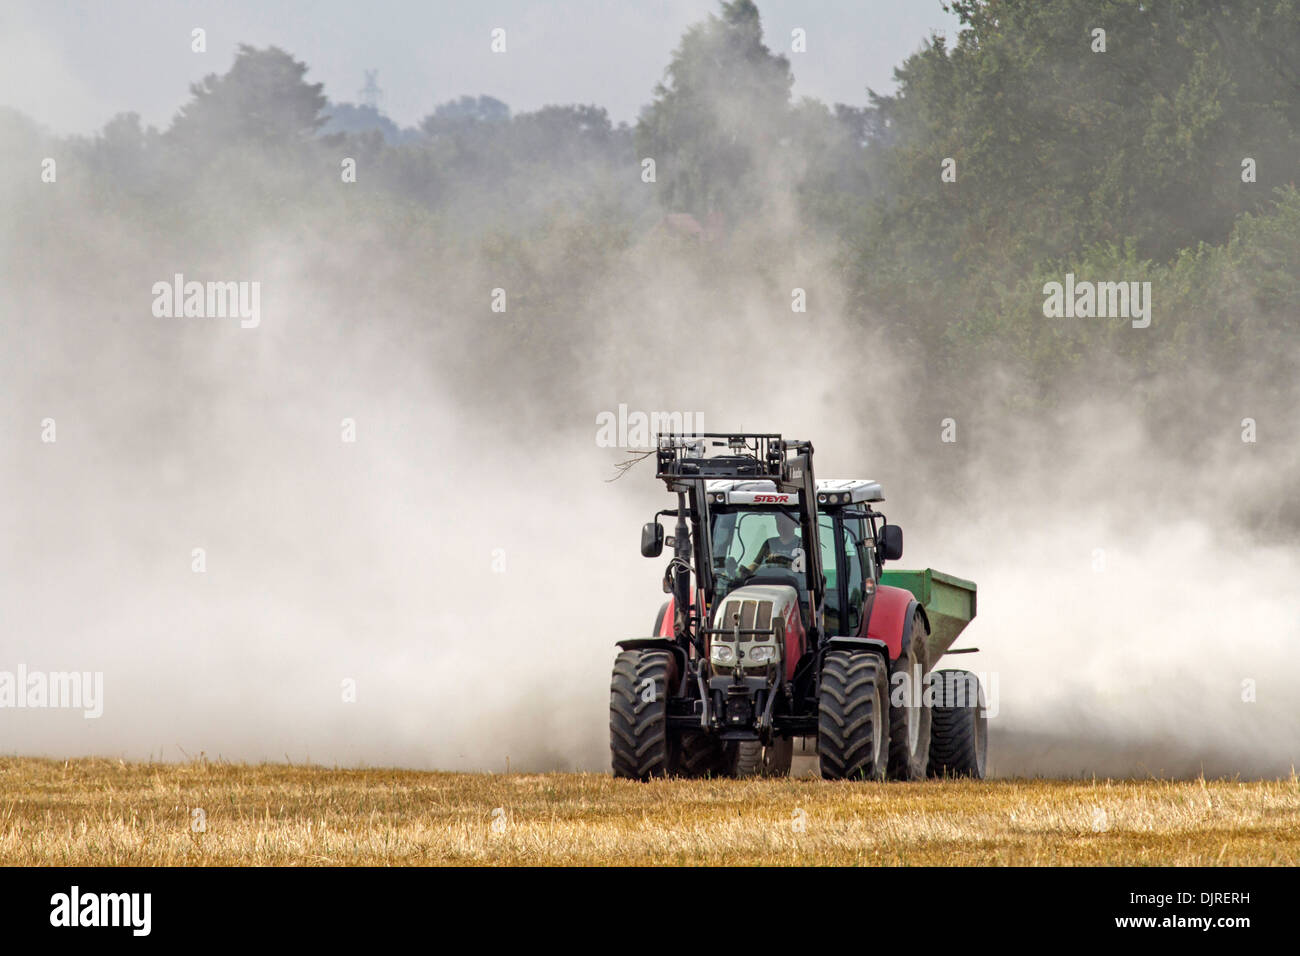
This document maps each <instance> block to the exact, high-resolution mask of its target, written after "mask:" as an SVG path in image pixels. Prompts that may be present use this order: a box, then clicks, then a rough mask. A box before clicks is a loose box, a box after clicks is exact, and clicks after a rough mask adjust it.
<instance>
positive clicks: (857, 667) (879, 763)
mask: <svg viewBox="0 0 1300 956" xmlns="http://www.w3.org/2000/svg"><path fill="white" fill-rule="evenodd" d="M887 673H888V668H887V666H886V664H885V662H884V660H882V659H881V657H880V655H879V654H876V653H873V652H871V651H830V652H829V653H828V654H827V655H826V660H825V663H824V664H823V665H822V675H821V677H822V679H821V694H820V695H819V699H818V704H817V706H818V718H817V756H818V760H819V762H820V764H821V772H822V776H823V777H825V778H826V779H827V780H858V779H865V780H884V779H885V768H886V765H887V764H888V761H889V683H888V678H887V676H886V675H887Z"/></svg>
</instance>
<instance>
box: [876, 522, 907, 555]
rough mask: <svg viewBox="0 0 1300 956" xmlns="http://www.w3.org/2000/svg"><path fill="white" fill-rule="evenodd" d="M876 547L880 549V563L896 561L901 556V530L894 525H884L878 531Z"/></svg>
mask: <svg viewBox="0 0 1300 956" xmlns="http://www.w3.org/2000/svg"><path fill="white" fill-rule="evenodd" d="M876 547H877V548H879V549H880V560H881V561H897V560H898V559H899V558H901V557H902V556H903V529H902V528H900V527H899V526H898V525H896V524H887V525H885V526H884V527H882V528H881V529H880V541H879V543H878V544H877V545H876Z"/></svg>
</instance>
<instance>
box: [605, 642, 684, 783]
mask: <svg viewBox="0 0 1300 956" xmlns="http://www.w3.org/2000/svg"><path fill="white" fill-rule="evenodd" d="M671 665H672V655H671V654H669V653H668V652H667V651H646V650H642V651H622V652H621V653H620V654H619V655H618V657H617V658H615V660H614V676H613V678H612V679H611V680H610V685H609V749H610V755H611V758H612V763H613V767H614V776H616V777H626V778H629V779H632V780H647V779H649V778H650V777H662V776H664V775H665V774H667V773H668V672H669V668H670V666H671Z"/></svg>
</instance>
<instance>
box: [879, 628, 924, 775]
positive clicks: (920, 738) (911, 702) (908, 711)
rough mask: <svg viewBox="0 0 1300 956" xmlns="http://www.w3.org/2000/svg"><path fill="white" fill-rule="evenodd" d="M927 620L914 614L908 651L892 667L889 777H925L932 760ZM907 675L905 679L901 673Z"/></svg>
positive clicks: (890, 673) (890, 678)
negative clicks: (926, 695)
mask: <svg viewBox="0 0 1300 956" xmlns="http://www.w3.org/2000/svg"><path fill="white" fill-rule="evenodd" d="M927 637H928V635H927V634H926V631H925V619H924V618H922V617H921V615H920V613H917V614H913V615H912V633H911V636H910V637H909V638H908V643H907V652H906V653H904V654H901V655H899V658H898V660H896V661H895V662H894V663H893V664H892V665H891V666H890V668H889V779H890V780H924V779H925V768H926V765H927V764H928V763H929V759H930V717H931V715H930V708H929V707H927V706H925V702H924V691H925V685H924V684H923V683H922V681H923V680H924V676H925V667H926V653H925V651H926V644H925V642H926V638H927ZM900 675H906V678H904V677H902V676H900Z"/></svg>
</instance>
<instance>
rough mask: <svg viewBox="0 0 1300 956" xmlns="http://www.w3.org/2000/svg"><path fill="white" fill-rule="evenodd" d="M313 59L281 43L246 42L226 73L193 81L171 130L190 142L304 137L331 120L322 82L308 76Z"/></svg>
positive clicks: (268, 142) (282, 141)
mask: <svg viewBox="0 0 1300 956" xmlns="http://www.w3.org/2000/svg"><path fill="white" fill-rule="evenodd" d="M306 72H307V64H306V63H301V62H299V61H297V60H295V59H294V58H293V57H292V56H290V55H289V54H288V53H286V52H285V51H283V50H281V49H279V48H278V47H267V48H266V49H265V50H258V49H254V48H253V47H251V46H247V45H245V44H241V45H240V47H239V52H238V54H236V56H235V62H234V64H233V65H232V66H231V68H230V70H229V71H228V72H227V73H226V74H225V75H224V76H217V75H216V74H215V73H214V74H209V75H208V76H207V77H205V78H204V79H203V81H202V82H201V83H195V84H192V85H191V86H190V92H191V93H192V94H193V96H194V98H193V99H192V100H190V102H189V103H187V104H186V105H185V106H183V107H182V108H181V111H180V113H179V114H178V115H177V117H176V119H175V120H174V121H173V122H172V125H171V129H170V130H169V131H168V134H169V136H170V137H171V138H172V139H173V140H174V141H175V142H178V143H181V144H182V145H185V146H188V147H198V148H213V147H220V146H222V145H225V144H230V143H239V144H247V143H256V144H259V145H264V146H276V145H287V144H293V143H300V142H303V141H305V140H307V139H309V138H310V137H312V136H314V135H315V133H316V131H317V129H319V128H320V126H321V125H322V124H323V123H324V122H325V117H324V116H322V115H321V111H322V110H323V109H324V108H325V104H326V99H325V96H324V95H323V94H322V92H321V89H322V84H320V83H307V82H305V81H304V80H303V76H304V74H306Z"/></svg>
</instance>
